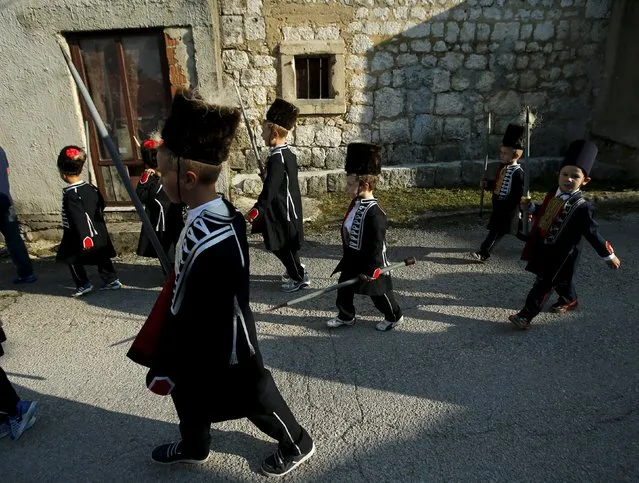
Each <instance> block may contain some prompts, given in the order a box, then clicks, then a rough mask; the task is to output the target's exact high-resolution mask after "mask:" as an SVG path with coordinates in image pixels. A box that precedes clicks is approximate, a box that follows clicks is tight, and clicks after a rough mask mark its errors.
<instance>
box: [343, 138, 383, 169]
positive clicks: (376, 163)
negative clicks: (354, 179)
mask: <svg viewBox="0 0 639 483" xmlns="http://www.w3.org/2000/svg"><path fill="white" fill-rule="evenodd" d="M345 169H346V172H347V173H348V174H361V175H364V174H373V175H378V174H380V173H381V172H382V148H381V147H380V146H378V145H377V144H371V143H350V144H349V145H348V146H347V147H346V166H345Z"/></svg>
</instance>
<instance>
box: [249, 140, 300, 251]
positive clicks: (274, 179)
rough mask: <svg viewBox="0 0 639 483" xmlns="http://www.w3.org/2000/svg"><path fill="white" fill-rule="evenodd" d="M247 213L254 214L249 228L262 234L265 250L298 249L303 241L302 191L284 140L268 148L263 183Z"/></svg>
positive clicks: (295, 166) (294, 165) (295, 158)
mask: <svg viewBox="0 0 639 483" xmlns="http://www.w3.org/2000/svg"><path fill="white" fill-rule="evenodd" d="M251 213H252V214H253V216H254V217H256V218H255V220H254V221H253V230H252V232H253V233H262V234H263V236H264V243H265V244H266V248H267V249H268V250H270V251H276V250H280V249H283V248H290V249H291V250H299V248H300V246H301V244H302V242H303V241H304V231H303V220H304V216H303V214H302V195H301V194H300V187H299V181H298V177H297V157H296V156H295V154H293V152H292V151H291V150H290V149H289V147H288V145H287V144H283V145H281V146H276V147H274V148H272V149H271V151H270V152H269V156H268V159H267V160H266V176H265V178H264V186H263V188H262V192H261V193H260V196H259V197H258V199H257V203H255V206H254V207H253V209H252V210H251Z"/></svg>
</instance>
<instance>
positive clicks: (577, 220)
mask: <svg viewBox="0 0 639 483" xmlns="http://www.w3.org/2000/svg"><path fill="white" fill-rule="evenodd" d="M556 194H557V193H556V192H555V191H552V192H550V193H548V194H547V195H546V197H545V198H544V201H543V203H542V204H541V205H539V206H537V207H536V209H535V212H534V221H533V226H532V228H531V231H530V236H529V239H528V241H527V242H526V246H525V247H524V252H523V254H522V259H523V260H527V261H528V265H527V266H526V270H528V271H530V272H533V273H536V274H537V275H542V276H548V277H553V278H554V277H556V276H557V275H558V274H559V273H560V272H562V273H566V271H572V270H574V269H575V266H576V263H577V261H578V259H579V254H580V250H581V243H582V238H585V239H586V240H588V243H590V244H591V245H592V247H593V248H594V249H595V251H596V252H597V254H598V255H599V256H600V257H602V258H608V257H610V256H611V255H612V254H613V253H614V251H613V249H612V246H611V245H610V243H609V242H607V241H606V240H605V239H604V238H603V236H602V235H601V233H599V225H598V224H597V222H595V220H594V219H593V212H594V208H593V206H592V205H591V204H590V203H588V202H587V201H586V200H585V199H584V198H583V195H582V193H581V191H576V192H574V193H572V194H571V195H570V196H569V197H568V198H567V199H566V200H562V199H560V198H557V197H556Z"/></svg>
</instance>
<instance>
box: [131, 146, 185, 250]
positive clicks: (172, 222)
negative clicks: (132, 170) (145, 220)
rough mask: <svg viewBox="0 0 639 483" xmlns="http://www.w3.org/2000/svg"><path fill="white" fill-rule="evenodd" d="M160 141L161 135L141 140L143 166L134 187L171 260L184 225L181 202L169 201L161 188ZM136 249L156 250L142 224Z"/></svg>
mask: <svg viewBox="0 0 639 483" xmlns="http://www.w3.org/2000/svg"><path fill="white" fill-rule="evenodd" d="M161 145H162V140H161V139H155V138H151V139H147V140H146V141H144V142H143V143H142V148H141V152H142V160H143V161H144V165H145V166H146V169H145V170H144V172H143V173H142V176H140V181H138V185H137V186H136V187H135V192H136V193H137V195H138V197H139V198H140V201H141V202H142V203H143V204H144V211H145V212H146V214H147V216H148V217H149V220H150V221H151V224H152V225H153V226H154V227H155V234H156V235H157V237H158V239H159V240H160V243H161V244H162V248H164V251H165V253H166V254H167V256H168V257H169V260H171V262H173V260H174V259H175V247H176V245H177V242H178V238H179V237H180V232H181V231H182V228H184V218H183V216H182V206H183V205H178V204H175V203H171V202H170V201H169V198H168V197H167V196H166V193H165V192H164V188H163V186H162V180H161V179H160V173H159V171H158V161H157V153H158V148H159V147H160V146H161ZM136 253H137V254H138V255H139V256H141V257H151V258H157V253H156V252H155V248H153V244H152V243H151V240H150V238H149V236H148V235H147V234H146V232H145V231H144V228H142V231H141V232H140V239H139V241H138V249H137V251H136Z"/></svg>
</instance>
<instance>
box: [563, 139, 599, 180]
mask: <svg viewBox="0 0 639 483" xmlns="http://www.w3.org/2000/svg"><path fill="white" fill-rule="evenodd" d="M598 151H599V150H598V148H597V145H596V144H595V143H592V142H590V141H584V140H583V139H579V140H577V141H573V142H571V143H570V146H568V151H566V155H565V156H564V160H563V162H562V163H561V167H562V168H563V167H564V166H578V167H579V168H581V169H582V170H583V172H584V173H586V176H590V170H591V169H592V165H593V164H594V162H595V158H596V157H597V152H598Z"/></svg>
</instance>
